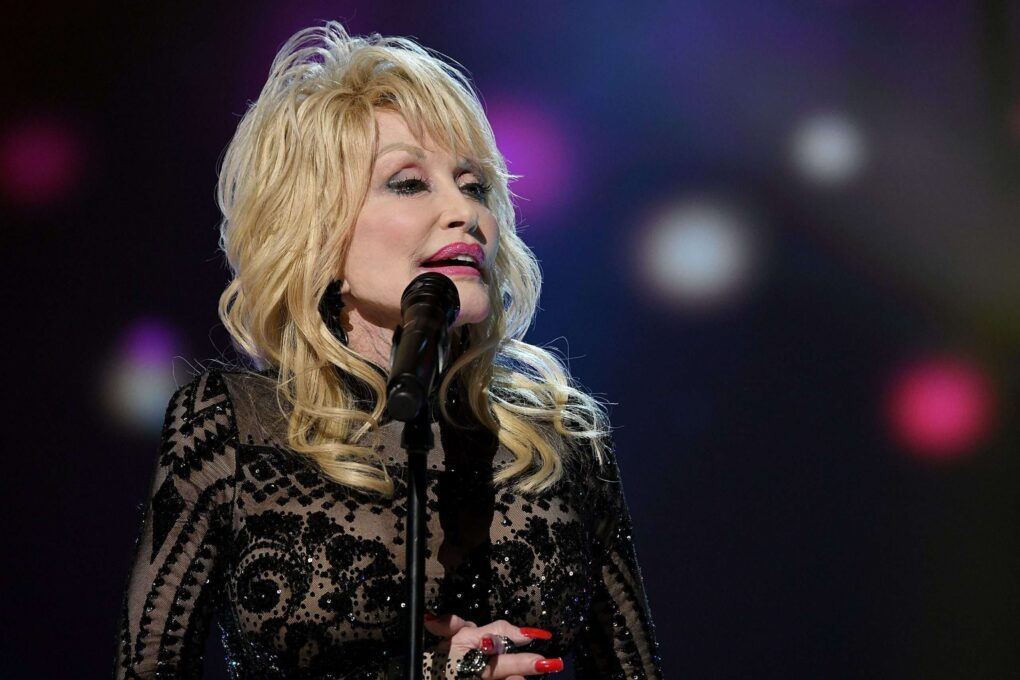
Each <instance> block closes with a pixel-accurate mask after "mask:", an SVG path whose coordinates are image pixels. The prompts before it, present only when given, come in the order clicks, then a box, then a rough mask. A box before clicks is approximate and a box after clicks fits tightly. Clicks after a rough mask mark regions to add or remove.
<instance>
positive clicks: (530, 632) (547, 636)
mask: <svg viewBox="0 0 1020 680" xmlns="http://www.w3.org/2000/svg"><path fill="white" fill-rule="evenodd" d="M521 635H523V636H524V637H529V638H533V639H535V640H552V633H550V632H549V631H547V630H542V629H541V628H521Z"/></svg>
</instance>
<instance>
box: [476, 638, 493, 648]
mask: <svg viewBox="0 0 1020 680" xmlns="http://www.w3.org/2000/svg"><path fill="white" fill-rule="evenodd" d="M495 646H496V644H495V643H494V642H493V641H492V638H487V637H486V638H482V641H481V642H480V643H479V644H478V648H479V649H481V650H482V651H483V652H491V651H492V648H493V647H495Z"/></svg>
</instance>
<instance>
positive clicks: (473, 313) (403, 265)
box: [341, 111, 499, 328]
mask: <svg viewBox="0 0 1020 680" xmlns="http://www.w3.org/2000/svg"><path fill="white" fill-rule="evenodd" d="M375 118H376V124H377V125H378V129H379V135H378V144H377V147H376V156H375V162H374V166H373V168H372V178H371V183H370V185H369V189H368V194H367V196H366V197H365V203H364V205H363V207H362V208H361V213H360V214H359V215H358V219H357V221H356V222H355V225H354V234H353V237H352V240H351V245H350V250H349V251H348V255H347V262H346V263H345V267H344V274H343V286H342V289H341V291H342V292H343V294H344V295H343V301H344V305H345V306H346V307H347V308H348V309H356V310H357V311H358V313H359V314H360V316H361V317H362V318H364V319H365V320H367V321H369V322H370V323H372V324H374V325H376V326H380V327H383V328H394V327H396V326H397V325H398V324H399V323H400V297H401V295H402V294H403V292H404V288H406V287H407V284H409V283H410V282H411V280H412V279H414V278H415V277H416V276H418V275H419V274H423V273H425V272H428V271H438V272H440V273H443V274H445V275H447V276H449V277H450V278H451V279H452V280H453V282H454V284H455V285H456V286H457V292H458V293H459V294H460V315H459V316H458V317H457V320H456V321H455V322H454V325H455V326H458V325H462V324H467V323H478V322H480V321H483V320H484V319H485V318H486V317H487V316H488V315H489V286H490V285H493V281H492V263H493V260H494V259H495V257H496V250H497V248H498V247H499V230H498V227H497V225H496V219H495V217H494V216H493V214H492V212H491V211H490V210H489V208H488V206H487V205H486V200H487V193H488V186H487V185H486V183H485V178H484V177H483V176H482V175H480V174H479V173H478V171H477V170H476V169H475V168H474V167H473V166H472V165H471V163H470V162H468V161H466V160H464V159H460V158H455V157H453V156H451V155H450V154H449V152H447V151H444V150H442V149H441V148H440V147H439V146H438V145H436V144H435V143H434V142H433V141H432V140H431V139H428V138H426V139H424V140H417V139H415V137H414V135H413V134H412V133H411V131H410V130H409V129H408V128H407V123H405V122H404V118H403V116H401V115H400V114H398V113H394V112H391V111H377V112H376V114H375ZM451 245H455V246H458V247H460V249H461V250H462V253H461V254H460V257H461V259H466V258H472V259H474V260H475V263H474V264H475V265H476V266H471V265H470V263H468V262H466V263H465V264H467V265H468V266H464V265H449V262H448V261H449V260H450V259H453V258H454V257H455V256H456V254H454V253H451V252H450V251H447V252H446V253H445V254H444V253H439V251H440V249H442V248H444V247H447V246H451ZM437 253H439V256H440V258H441V259H442V260H443V261H444V262H438V264H437V265H436V266H425V265H424V263H426V262H428V261H436V260H435V259H434V258H435V257H436V254H437ZM479 260H480V261H479ZM444 264H446V265H447V266H442V265H444Z"/></svg>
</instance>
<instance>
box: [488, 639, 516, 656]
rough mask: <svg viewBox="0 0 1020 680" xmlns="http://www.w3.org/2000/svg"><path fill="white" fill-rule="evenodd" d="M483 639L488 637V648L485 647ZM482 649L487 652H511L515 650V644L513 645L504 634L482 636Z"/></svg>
mask: <svg viewBox="0 0 1020 680" xmlns="http://www.w3.org/2000/svg"><path fill="white" fill-rule="evenodd" d="M485 639H488V640H489V641H491V643H492V644H491V646H490V647H489V649H485V647H486V645H485V643H484V640H485ZM482 651H485V652H488V653H489V654H513V653H514V652H516V651H517V645H515V644H514V641H513V640H511V639H510V638H508V637H507V636H506V635H489V636H488V637H487V638H483V643H482Z"/></svg>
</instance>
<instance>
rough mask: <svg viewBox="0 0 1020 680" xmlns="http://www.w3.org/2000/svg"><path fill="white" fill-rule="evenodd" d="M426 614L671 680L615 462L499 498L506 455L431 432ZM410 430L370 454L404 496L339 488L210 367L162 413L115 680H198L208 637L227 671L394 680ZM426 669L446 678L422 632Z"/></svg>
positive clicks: (264, 406) (258, 394)
mask: <svg viewBox="0 0 1020 680" xmlns="http://www.w3.org/2000/svg"><path fill="white" fill-rule="evenodd" d="M432 427H433V431H434V433H435V435H436V436H435V441H436V448H435V449H434V450H433V451H432V453H431V454H430V457H429V485H428V498H427V508H428V516H427V517H428V519H427V532H428V543H427V551H426V559H427V564H426V576H427V582H426V606H427V607H428V608H429V609H430V610H432V611H433V612H437V613H439V614H446V613H455V614H457V615H459V616H462V617H464V618H466V619H469V620H471V621H474V622H476V623H477V624H479V625H483V624H485V623H488V622H491V621H494V620H496V619H506V620H507V621H510V622H511V623H513V624H515V625H518V626H533V627H538V628H545V629H547V630H550V631H552V632H553V633H554V638H553V640H551V641H549V642H545V643H539V642H536V643H532V645H530V646H529V651H531V650H532V649H533V650H534V651H536V652H537V653H540V654H543V655H545V656H547V657H554V656H562V655H568V654H573V655H574V659H575V673H576V675H577V677H578V678H586V679H587V678H592V679H594V678H598V679H599V680H606V679H615V678H621V679H622V678H659V677H661V671H660V666H659V658H658V652H657V645H656V641H655V636H654V632H653V628H652V621H651V618H650V615H649V610H648V605H647V603H646V600H645V594H644V589H643V585H642V581H641V575H640V572H639V570H638V563H637V561H636V559H635V555H634V549H633V546H632V543H631V535H630V519H629V515H628V512H627V507H626V505H625V503H624V497H623V493H622V490H621V487H620V483H619V481H618V479H619V478H618V476H617V468H616V466H615V465H614V464H613V463H612V462H610V463H609V464H607V465H603V466H599V465H597V463H594V462H592V463H590V464H580V465H576V466H574V467H573V468H571V469H570V470H568V474H567V475H566V476H565V477H564V479H563V480H562V481H561V482H560V483H559V484H558V485H557V486H556V487H555V488H554V490H553V491H552V492H549V493H547V494H545V495H542V496H535V497H524V496H522V495H518V494H514V493H511V492H509V491H506V490H502V489H495V490H494V489H493V486H492V484H491V476H492V471H493V469H494V468H496V467H498V466H501V465H505V464H507V463H509V462H510V461H511V460H512V458H513V457H512V454H511V453H510V452H509V451H508V450H507V449H506V448H505V447H503V446H500V445H499V444H498V440H496V438H495V437H494V436H493V435H491V434H490V433H488V432H487V431H484V430H463V429H457V428H454V427H452V426H450V425H448V424H447V423H446V422H445V421H444V420H443V419H442V418H438V421H437V422H433V425H432ZM401 428H402V424H401V423H399V422H388V423H386V424H384V425H382V426H381V427H380V433H381V439H380V442H379V444H378V445H377V447H376V448H377V451H378V453H379V456H380V457H381V459H382V460H383V462H384V463H385V464H386V465H387V466H388V468H389V470H390V472H391V475H392V477H393V478H394V481H395V483H396V487H397V488H396V494H395V497H394V498H395V499H394V500H389V499H381V498H379V497H377V496H374V495H369V494H364V493H361V492H358V491H356V490H353V489H351V488H349V487H345V486H343V485H340V484H337V483H335V482H332V481H331V480H329V479H328V478H326V477H325V476H324V475H323V474H321V473H320V472H319V470H318V468H316V467H314V466H313V465H311V464H309V463H308V462H307V461H306V459H304V458H303V457H301V456H299V455H297V454H295V453H293V452H292V451H290V450H289V449H288V448H287V446H286V444H285V442H286V421H285V419H284V416H283V415H281V413H280V408H279V406H278V403H277V400H276V395H275V392H274V383H273V382H272V381H271V380H270V379H268V378H266V377H265V376H263V375H260V374H255V373H244V372H219V371H206V372H205V373H203V374H202V375H200V376H199V377H198V378H196V379H195V380H194V381H193V382H191V383H190V384H188V385H186V386H185V387H182V388H181V389H179V390H178V391H177V392H176V393H175V394H174V396H173V398H172V399H171V402H170V406H169V408H168V410H167V416H166V421H165V424H164V428H163V438H162V442H161V446H160V450H159V457H158V462H157V467H156V472H155V476H154V479H153V483H152V489H151V494H150V498H149V503H148V507H147V509H146V511H145V514H144V519H143V524H142V529H141V534H140V536H139V539H138V542H137V546H136V550H137V553H136V556H135V561H134V566H133V568H132V570H131V575H130V578H129V582H128V587H127V592H126V593H125V597H124V603H123V608H122V611H121V616H120V624H119V627H118V639H117V658H116V667H115V677H117V678H197V677H200V676H201V673H202V654H203V650H204V643H205V639H206V635H207V632H208V627H209V624H210V621H211V619H212V615H213V614H215V615H216V618H217V620H218V622H219V624H220V627H221V629H222V639H223V643H224V646H225V648H226V651H227V664H228V669H229V673H230V675H231V677H233V678H235V679H241V678H245V679H247V678H336V679H339V678H345V679H362V678H364V679H369V678H371V679H372V680H376V679H380V678H385V677H386V674H387V670H386V669H387V668H388V667H389V666H390V664H391V659H393V658H395V657H398V656H399V655H400V653H401V651H402V649H403V647H402V644H401V643H402V641H401V636H400V634H399V631H400V627H401V624H402V622H403V620H404V617H403V616H401V613H402V609H401V607H402V600H403V599H404V596H403V566H404V546H403V540H402V536H403V534H404V530H405V523H404V517H405V510H404V499H405V491H406V487H405V485H404V483H403V476H404V472H405V470H404V469H402V468H403V467H404V466H405V462H406V459H405V452H404V450H403V449H402V448H401V447H400V445H399V444H400V432H401ZM425 642H426V659H425V667H426V671H427V674H426V677H432V678H441V677H443V672H444V671H443V667H444V665H445V661H446V659H445V658H444V657H443V654H442V653H441V652H440V651H439V650H438V649H437V644H438V643H439V642H440V640H439V638H436V637H433V636H431V635H430V634H428V633H426V641H425Z"/></svg>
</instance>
